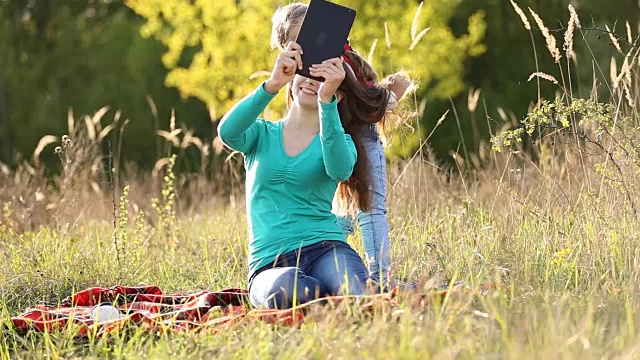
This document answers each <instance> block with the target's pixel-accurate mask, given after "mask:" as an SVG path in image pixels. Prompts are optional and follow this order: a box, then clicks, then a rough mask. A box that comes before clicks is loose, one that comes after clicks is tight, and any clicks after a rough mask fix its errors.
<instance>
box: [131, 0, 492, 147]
mask: <svg viewBox="0 0 640 360" xmlns="http://www.w3.org/2000/svg"><path fill="white" fill-rule="evenodd" d="M125 3H126V4H127V6H129V7H131V8H132V9H133V10H134V11H135V12H136V13H138V14H139V15H141V16H142V17H144V18H145V19H146V21H147V22H146V24H145V25H144V26H143V28H142V30H141V33H142V35H143V36H145V37H149V36H154V37H155V38H157V39H159V40H160V41H161V42H162V43H163V44H164V45H166V46H167V49H168V50H167V52H166V53H165V54H164V55H163V63H164V64H165V66H167V68H169V69H170V72H169V74H168V75H167V78H166V84H167V85H168V86H174V87H176V88H177V89H178V90H179V91H180V93H181V94H182V95H183V96H184V97H190V96H193V97H197V98H198V99H200V100H202V101H204V102H205V103H206V104H207V106H208V107H209V108H211V109H213V110H214V113H215V114H217V115H218V116H220V115H222V114H223V113H224V112H225V111H227V110H228V109H229V108H230V107H231V106H232V105H233V103H234V102H235V101H237V100H238V99H239V98H241V97H242V96H244V95H245V94H246V93H248V92H249V91H250V90H252V89H253V88H254V87H255V86H257V85H258V84H259V82H261V81H263V80H264V77H263V75H264V74H268V71H269V70H270V68H271V63H272V61H273V59H274V53H270V52H269V51H268V44H269V32H270V27H271V16H272V14H273V12H274V9H275V8H276V1H263V2H256V1H253V2H250V1H240V2H238V1H235V0H224V1H216V2H206V1H195V2H192V1H188V0H154V1H149V0H128V1H126V2H125ZM461 3H462V1H461V0H456V1H448V0H435V1H429V2H427V3H426V4H424V5H422V4H418V3H417V2H416V1H413V0H404V1H394V2H391V3H388V2H382V1H366V2H362V1H344V2H341V4H343V5H345V6H349V7H352V8H354V9H355V10H356V12H357V21H356V25H355V26H354V28H353V30H352V33H351V38H350V40H351V43H352V45H353V46H354V47H355V48H356V49H357V50H359V51H360V52H361V53H362V54H363V55H364V56H366V57H368V58H369V59H370V61H371V62H372V63H373V64H374V66H375V67H376V68H377V69H378V70H379V72H380V73H381V74H382V75H384V74H390V73H392V72H395V71H398V70H401V69H402V70H408V71H410V73H411V74H412V75H413V76H414V77H416V78H417V80H418V82H419V84H420V86H421V89H420V90H419V97H420V98H422V97H425V96H427V97H428V98H430V99H447V98H449V97H455V96H457V95H459V94H460V93H461V92H462V91H463V90H464V87H465V86H464V81H463V78H464V74H465V63H466V62H467V61H468V59H469V58H472V57H475V56H479V55H481V54H482V53H483V52H484V51H485V45H484V44H483V43H482V40H483V38H484V33H485V22H484V12H483V11H480V10H479V11H476V12H474V13H473V14H472V15H471V16H470V17H469V19H468V27H467V32H466V33H464V34H462V35H460V36H456V35H455V34H454V33H453V31H452V30H451V28H450V27H449V25H448V24H449V22H450V21H451V19H452V18H453V16H454V14H455V12H456V9H457V8H458V7H459V6H460V4H461ZM282 105H283V99H279V100H278V101H277V102H275V103H274V104H272V106H271V107H270V110H269V111H270V113H269V114H268V115H267V117H270V116H271V117H275V116H282V115H283V110H282V109H283V107H282ZM410 137H412V138H410V139H409V140H407V141H408V143H410V144H419V140H417V139H419V137H420V133H419V132H414V133H413V134H411V135H410ZM405 144H406V143H405ZM416 147H417V146H415V145H414V146H410V148H411V149H410V151H411V150H415V148H416ZM405 148H406V146H405ZM392 151H400V150H392Z"/></svg>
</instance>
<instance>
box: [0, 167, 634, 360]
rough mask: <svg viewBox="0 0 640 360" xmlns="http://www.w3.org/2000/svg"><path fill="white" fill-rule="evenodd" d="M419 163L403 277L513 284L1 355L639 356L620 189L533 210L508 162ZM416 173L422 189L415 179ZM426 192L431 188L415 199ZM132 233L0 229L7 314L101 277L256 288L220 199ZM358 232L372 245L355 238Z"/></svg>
mask: <svg viewBox="0 0 640 360" xmlns="http://www.w3.org/2000/svg"><path fill="white" fill-rule="evenodd" d="M409 166H410V168H409V170H408V171H406V172H404V174H405V175H404V176H403V178H401V179H400V181H398V184H397V188H396V189H394V191H392V196H391V200H390V201H391V206H390V208H391V209H392V211H391V214H390V222H391V227H392V229H393V231H392V234H391V236H392V257H393V260H394V266H395V271H396V274H397V275H399V276H403V277H404V276H406V277H408V278H411V279H422V280H423V282H424V283H425V286H429V284H431V285H433V284H439V283H440V282H442V281H452V280H462V281H464V283H465V284H466V285H467V286H469V287H472V288H473V287H477V286H478V285H480V284H484V283H492V284H501V285H502V286H501V288H500V289H501V290H499V291H491V292H489V293H488V294H487V295H485V296H479V295H474V294H461V295H456V296H451V297H450V298H448V299H447V300H445V301H444V302H442V303H435V304H431V305H428V306H413V305H410V304H403V305H402V306H400V307H398V308H394V309H382V310H380V311H378V312H376V313H375V314H374V315H373V316H369V315H367V314H363V313H362V312H359V311H357V310H355V309H351V310H349V311H347V310H344V309H343V310H340V311H337V312H335V311H326V310H325V311H323V310H317V311H318V313H319V314H320V315H319V316H316V317H315V318H316V319H317V321H316V322H312V323H308V324H304V325H303V326H302V327H301V328H286V327H277V326H273V325H267V324H257V325H256V324H252V325H249V324H241V325H239V326H237V327H235V328H233V329H232V330H231V331H228V332H226V333H221V334H217V335H204V334H189V333H187V334H182V335H171V336H168V335H162V336H157V335H153V334H149V333H145V332H142V331H139V330H138V331H136V330H133V331H132V332H130V333H127V334H118V335H116V336H114V337H110V338H108V339H107V338H105V339H93V340H89V341H88V342H81V343H80V342H75V341H73V340H71V339H70V338H71V335H72V333H71V331H70V330H69V331H68V332H63V333H62V334H58V335H54V334H30V335H27V336H18V335H16V334H14V333H12V332H11V331H3V332H2V334H1V335H0V345H1V350H0V354H1V356H2V357H3V358H23V357H27V358H31V357H38V358H39V357H47V358H49V357H54V358H57V357H65V358H66V357H77V356H82V357H103V356H108V357H114V358H137V357H141V356H146V357H151V358H175V357H180V358H183V357H187V356H188V357H197V358H204V357H223V356H224V357H227V356H231V357H234V358H265V357H267V358H272V357H280V358H296V359H297V358H329V357H331V358H364V357H366V358H441V357H447V358H450V357H453V358H476V357H482V358H515V357H518V358H583V359H587V358H589V359H590V358H615V357H622V358H627V357H628V358H633V357H635V356H636V355H635V354H636V351H638V345H637V344H638V341H639V340H640V339H639V338H638V330H640V329H639V327H638V325H637V324H639V321H640V318H639V316H638V310H639V304H638V300H637V299H638V298H639V297H638V295H639V294H638V289H637V285H636V284H638V275H639V274H640V271H639V270H638V249H637V235H636V234H638V233H640V229H639V228H638V227H639V226H638V225H637V221H635V218H633V217H632V216H631V215H629V214H626V215H625V212H624V211H621V209H620V207H615V206H607V204H610V202H609V201H610V200H606V199H605V200H606V201H604V200H603V201H602V202H600V203H598V201H600V200H599V198H598V196H595V195H588V194H587V195H585V194H586V193H582V192H580V191H574V192H573V193H572V194H571V195H572V198H573V199H577V202H575V203H574V202H567V201H566V200H564V199H562V200H557V201H547V200H545V197H544V196H542V195H540V196H538V197H539V198H540V201H539V202H538V204H536V202H535V197H533V196H530V197H529V198H528V200H527V203H526V205H522V204H519V203H518V201H516V200H518V199H517V197H516V196H517V195H516V194H513V193H510V192H508V191H506V190H505V188H504V187H497V185H496V184H497V183H492V182H491V181H488V180H489V179H490V177H491V176H499V175H500V174H501V172H497V171H496V172H493V173H489V172H486V173H478V174H477V176H476V181H475V182H469V181H467V182H466V183H465V185H466V186H467V188H466V190H465V189H463V188H462V186H461V185H458V184H457V183H455V182H454V183H449V184H445V181H444V179H442V178H440V179H438V177H437V176H433V174H431V176H427V175H428V174H427V172H430V171H431V170H430V168H428V167H427V166H426V165H419V164H413V165H409ZM399 172H400V171H399V170H398V171H393V173H392V175H391V176H394V174H396V173H399ZM420 172H422V174H420ZM523 173H524V174H523ZM506 174H514V175H507V176H506V177H505V178H503V182H506V183H510V185H509V187H508V188H509V189H520V191H524V192H525V193H526V191H527V190H526V189H532V188H533V189H536V187H533V186H532V184H537V185H539V186H541V187H540V188H538V189H541V190H539V191H538V194H544V188H543V187H544V186H554V185H553V184H549V182H550V180H549V179H548V177H544V176H542V175H540V174H531V175H530V177H528V176H529V173H528V169H526V168H525V169H523V170H521V171H520V172H518V171H514V172H510V171H508V169H507V171H506ZM518 174H523V175H518ZM417 177H420V178H422V179H423V180H422V181H423V183H422V184H418V183H416V181H417V180H416V178H417ZM484 177H486V178H484ZM498 179H499V178H498ZM498 179H496V180H498ZM393 182H395V181H393ZM393 182H392V183H393ZM523 184H525V185H523ZM444 186H446V188H447V190H444V188H443V187H444ZM418 187H419V188H421V189H428V190H423V191H422V192H420V193H418V194H415V195H414V190H415V189H417V188H418ZM466 194H471V196H469V195H466ZM563 202H564V204H565V205H562V204H563ZM544 204H546V206H544ZM102 206H105V207H109V206H110V204H109V203H106V204H103V205H102ZM129 206H132V204H129ZM186 214H188V213H186ZM141 228H142V229H141ZM121 232H127V238H128V242H127V243H123V244H121V246H120V247H119V252H120V255H121V261H120V264H118V257H117V254H116V250H115V246H114V242H113V227H112V225H111V223H110V222H108V221H103V222H102V223H101V222H97V221H87V222H86V223H83V224H80V225H77V226H75V227H71V226H50V227H45V228H42V229H40V230H37V231H36V232H33V233H28V232H26V233H17V232H13V231H10V230H5V231H4V232H3V234H2V237H1V238H0V239H1V241H2V244H3V246H2V247H1V248H0V256H1V258H2V259H3V261H2V262H1V263H0V284H1V285H0V304H1V305H0V308H1V309H2V310H1V313H2V314H1V317H2V318H7V317H8V316H10V315H16V314H18V313H20V312H21V311H23V310H24V309H25V308H26V307H28V306H32V305H35V304H37V303H40V302H43V301H47V302H56V301H59V300H61V299H62V298H64V297H66V296H68V295H69V294H70V293H71V292H72V291H74V290H80V289H83V288H86V287H89V286H106V287H109V286H113V285H115V284H125V285H138V284H157V285H159V286H160V287H161V288H162V289H163V290H165V291H167V292H169V291H197V290H201V289H208V290H216V289H221V288H224V287H244V286H246V241H247V240H246V239H247V238H246V230H245V218H244V215H243V211H242V209H241V208H238V209H235V210H234V209H232V208H228V207H227V208H224V207H218V208H214V209H212V210H210V211H208V212H203V213H200V214H191V215H185V216H184V217H180V218H179V220H178V222H177V228H176V229H175V232H176V234H177V235H176V238H177V241H178V243H177V246H175V247H174V248H172V247H168V246H167V245H168V244H167V237H166V236H163V235H161V234H160V233H159V232H155V231H154V230H153V227H152V226H150V225H144V226H141V225H136V224H135V223H128V224H126V226H124V227H123V229H122V230H121ZM120 236H122V234H120ZM136 237H138V238H137V239H136ZM350 242H351V243H352V244H353V245H354V246H355V247H356V248H357V249H358V250H359V251H360V252H362V249H361V246H360V241H359V237H358V236H355V237H352V238H351V239H350ZM135 244H138V245H135Z"/></svg>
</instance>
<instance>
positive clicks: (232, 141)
mask: <svg viewBox="0 0 640 360" xmlns="http://www.w3.org/2000/svg"><path fill="white" fill-rule="evenodd" d="M274 97H275V94H270V93H268V92H267V91H266V90H265V89H264V83H263V84H262V85H260V87H258V88H257V89H256V90H255V91H253V92H252V93H251V94H249V95H247V96H245V97H244V99H242V100H240V101H239V102H238V103H236V104H235V105H234V106H233V107H232V108H231V109H230V110H229V111H228V112H227V113H226V114H225V115H224V117H223V118H222V120H221V121H220V124H219V125H218V135H219V136H220V140H222V142H223V143H224V144H225V145H227V146H228V147H229V148H231V149H232V150H235V151H239V152H241V153H243V154H246V153H248V152H250V151H251V150H253V148H254V146H255V144H256V142H257V140H258V135H259V126H258V123H256V119H257V118H258V117H259V116H260V114H261V113H262V112H263V111H264V109H265V108H266V107H267V105H268V104H269V102H270V101H271V100H272V99H273V98H274Z"/></svg>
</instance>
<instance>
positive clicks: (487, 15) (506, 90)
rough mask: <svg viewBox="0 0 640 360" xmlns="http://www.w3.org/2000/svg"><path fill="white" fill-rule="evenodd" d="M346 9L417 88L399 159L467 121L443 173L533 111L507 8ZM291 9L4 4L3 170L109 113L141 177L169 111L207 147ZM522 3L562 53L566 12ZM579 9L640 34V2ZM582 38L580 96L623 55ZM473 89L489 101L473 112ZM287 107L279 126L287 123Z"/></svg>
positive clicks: (410, 2) (454, 1)
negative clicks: (84, 121) (72, 127)
mask: <svg viewBox="0 0 640 360" xmlns="http://www.w3.org/2000/svg"><path fill="white" fill-rule="evenodd" d="M336 2H338V3H340V4H343V5H346V6H350V7H353V8H355V9H356V10H357V12H358V15H357V19H356V24H355V26H354V29H353V32H352V34H351V42H352V45H353V46H354V47H355V48H356V49H357V50H358V51H360V52H361V53H362V54H363V55H365V56H367V57H369V56H370V58H371V60H372V62H373V64H374V66H375V67H376V69H377V70H378V71H379V72H380V73H381V75H386V74H389V73H391V72H393V71H397V70H401V69H404V70H408V71H410V72H411V74H412V75H413V76H414V77H416V78H417V79H418V80H419V85H420V88H419V89H418V91H417V93H416V94H415V101H414V100H411V105H412V106H415V107H416V108H417V109H418V110H420V112H419V116H418V118H419V121H417V122H416V123H413V124H412V125H414V126H413V128H414V129H416V130H415V131H413V132H409V131H404V130H403V131H400V132H401V133H402V134H403V136H402V137H400V136H397V137H394V139H395V145H394V147H392V148H391V149H390V155H392V158H397V157H403V156H408V155H411V154H412V153H413V152H414V151H415V150H416V149H417V148H418V146H419V143H420V138H424V136H425V134H428V133H429V132H430V130H431V129H433V127H434V126H435V123H436V121H438V119H439V118H440V116H441V115H442V114H443V113H444V112H445V111H447V110H453V109H455V110H456V111H455V114H456V115H457V119H454V116H453V115H454V112H452V111H451V112H450V114H449V117H448V118H447V120H446V121H444V122H443V123H442V125H441V126H440V127H439V128H438V129H437V130H436V131H437V136H434V137H432V138H431V139H430V141H429V146H430V147H431V148H432V149H433V150H434V151H435V153H436V154H437V155H438V156H439V158H440V159H441V160H444V161H447V160H449V159H450V152H451V151H452V150H459V151H460V152H464V155H465V156H470V155H472V154H473V153H474V152H476V151H477V149H478V147H479V146H480V143H481V142H482V141H483V140H484V141H486V139H487V138H488V136H489V133H490V127H491V128H493V129H497V128H500V127H501V126H502V125H503V124H505V123H507V122H512V121H514V120H515V119H520V118H522V117H523V116H524V115H525V114H526V112H527V110H528V108H529V106H530V104H531V103H532V102H535V100H536V99H537V84H536V83H535V81H531V82H528V81H527V79H528V77H529V75H530V74H531V73H533V72H535V71H536V62H535V61H536V59H535V57H534V52H533V47H532V44H531V39H530V35H529V32H527V31H526V30H525V29H524V27H523V25H522V22H521V21H520V18H519V17H518V16H517V15H516V14H515V12H514V11H513V8H512V6H511V4H510V2H509V0H432V1H428V2H425V3H424V5H422V6H421V5H420V2H419V1H417V0H398V1H392V2H389V1H382V0H367V1H356V0H341V1H336ZM285 3H286V2H285V1H282V0H264V1H262V0H215V1H214V0H125V1H124V2H123V1H116V0H73V1H66V2H59V1H56V2H54V1H52V0H0V53H1V54H2V56H0V144H1V145H0V161H1V162H3V163H8V164H16V163H17V161H18V160H19V159H20V155H17V154H22V155H23V156H24V157H25V158H29V157H30V156H31V153H32V152H33V150H34V148H35V147H36V145H37V143H38V141H39V139H40V138H41V137H42V136H44V135H47V134H54V135H58V136H61V135H63V134H65V133H67V131H68V123H67V117H68V113H69V111H70V109H71V110H72V112H73V114H74V116H75V117H76V118H77V117H78V116H80V115H83V114H89V115H91V114H93V113H94V112H95V111H97V110H98V109H99V108H101V107H103V106H109V108H110V114H111V115H115V112H116V111H120V112H121V117H122V118H123V119H129V120H130V121H129V122H128V125H126V129H118V131H114V132H113V136H114V139H113V140H114V141H120V139H117V140H116V137H118V136H120V134H122V139H121V140H122V158H123V160H124V161H127V162H133V163H135V164H137V165H138V166H140V167H150V166H153V164H154V161H155V159H157V158H158V155H159V146H158V137H157V136H156V135H155V132H154V131H156V130H158V129H165V130H166V129H168V127H169V119H170V114H171V111H172V109H174V110H175V114H176V122H177V124H176V125H177V126H178V127H181V126H183V127H185V128H186V129H191V130H192V131H193V133H194V134H195V135H196V136H198V137H200V138H202V139H204V140H206V141H207V142H211V141H212V140H213V139H214V137H215V122H216V120H217V119H219V118H220V117H221V116H222V115H223V114H224V112H225V111H226V110H228V109H229V107H230V106H231V105H232V104H233V102H234V101H236V100H237V99H239V98H240V97H242V96H243V95H244V94H246V93H247V92H248V91H250V90H251V89H252V88H253V87H255V86H256V85H258V84H259V83H260V82H261V81H263V80H264V79H265V72H266V71H269V69H270V65H271V63H272V61H273V59H274V57H275V55H276V54H275V52H273V51H270V49H269V32H270V18H271V15H272V13H273V11H274V10H275V9H276V8H277V6H278V5H283V4H285ZM517 3H518V4H519V5H520V6H521V7H522V8H523V9H525V11H526V8H527V7H531V9H532V10H534V11H535V12H537V13H538V14H540V15H541V17H542V18H543V19H544V21H545V23H546V24H547V26H548V27H549V28H551V29H557V30H559V31H557V32H554V34H555V35H556V37H557V38H558V41H559V43H560V44H561V43H562V42H561V39H562V34H563V33H564V31H563V30H562V28H563V26H566V23H567V19H568V12H567V6H568V4H569V1H568V0H520V1H517ZM571 3H572V4H573V5H574V6H575V7H576V9H577V10H578V13H579V15H580V18H581V20H582V24H583V26H584V27H585V28H590V27H594V28H595V27H598V28H604V24H605V23H606V24H608V25H609V27H611V28H612V30H613V31H615V32H616V33H618V34H620V36H622V37H623V38H626V28H625V22H626V21H629V23H630V24H631V25H632V29H633V31H634V34H637V33H638V23H639V20H640V19H639V16H640V5H639V4H638V2H637V0H612V1H608V2H603V1H601V0H574V1H571ZM532 33H533V37H534V40H535V47H536V50H537V58H538V67H539V68H540V70H542V71H545V72H549V73H551V74H552V75H553V74H554V70H555V69H558V67H557V66H556V65H555V64H554V63H553V59H551V57H550V56H549V53H548V51H547V50H546V48H545V43H544V38H543V37H542V35H541V34H540V32H539V31H537V30H536V29H535V26H534V29H533V32H532ZM576 39H577V40H576V52H578V53H579V54H580V53H582V54H589V55H588V56H587V57H586V59H593V61H594V62H593V63H591V62H590V63H587V62H584V63H578V64H577V66H574V67H573V69H574V71H576V74H574V76H573V78H574V79H576V85H577V86H576V89H577V91H581V92H584V93H588V92H590V91H591V86H592V84H591V77H592V76H593V73H594V71H593V69H594V66H595V65H594V63H595V62H597V63H598V64H599V66H601V67H602V72H603V73H604V74H608V73H609V70H608V67H609V64H610V63H611V57H612V56H614V57H615V56H619V55H618V53H617V50H616V49H615V47H614V46H612V44H611V40H610V38H609V36H608V35H606V34H603V33H600V32H597V31H586V34H585V36H584V41H583V40H582V35H580V34H578V35H576ZM587 44H588V45H589V46H588V47H587ZM590 54H593V56H591V55H590ZM581 59H585V57H582V58H581ZM620 63H621V61H619V62H618V64H620ZM575 69H577V70H575ZM541 85H542V92H543V96H547V97H548V96H553V93H551V91H552V90H551V89H552V87H551V86H549V87H547V84H545V83H542V84H541ZM478 89H480V90H479V91H480V92H479V93H476V91H478ZM470 91H471V94H474V93H476V94H479V97H478V101H477V102H476V103H475V106H469V105H470V104H469V94H470ZM282 102H283V99H282V98H279V99H278V102H276V103H275V104H274V106H272V107H271V108H270V111H271V114H270V115H272V116H274V117H275V116H278V115H280V114H279V112H278V111H279V110H280V108H279V107H278V105H281V104H282ZM472 105H473V104H472ZM124 123H125V122H124V121H120V122H119V126H122V125H123V124H124ZM120 130H123V131H120ZM418 130H419V131H418ZM48 153H52V151H49V152H48ZM51 158H53V156H52V155H51Z"/></svg>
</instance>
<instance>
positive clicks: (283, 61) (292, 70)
mask: <svg viewBox="0 0 640 360" xmlns="http://www.w3.org/2000/svg"><path fill="white" fill-rule="evenodd" d="M299 69H300V70H301V69H302V48H301V47H300V45H298V44H297V43H295V42H293V41H291V42H289V45H287V48H286V49H285V51H283V52H281V53H280V54H279V55H278V58H277V59H276V63H275V65H274V66H273V70H272V71H271V77H270V78H269V80H267V81H266V82H265V83H264V89H265V90H266V91H267V92H268V93H271V94H275V93H277V92H278V91H280V89H282V87H284V86H285V85H287V84H288V83H290V82H291V80H293V77H294V76H295V75H296V70H299Z"/></svg>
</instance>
